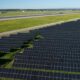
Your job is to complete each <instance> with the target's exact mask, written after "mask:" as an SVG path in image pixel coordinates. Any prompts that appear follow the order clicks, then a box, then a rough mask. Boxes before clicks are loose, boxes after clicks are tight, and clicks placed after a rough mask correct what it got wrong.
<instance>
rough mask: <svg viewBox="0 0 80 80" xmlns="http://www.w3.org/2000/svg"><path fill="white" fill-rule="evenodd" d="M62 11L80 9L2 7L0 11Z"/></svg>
mask: <svg viewBox="0 0 80 80" xmlns="http://www.w3.org/2000/svg"><path fill="white" fill-rule="evenodd" d="M23 10H24V11H61V10H63V11H64V10H73V11H75V10H80V9H0V11H23Z"/></svg>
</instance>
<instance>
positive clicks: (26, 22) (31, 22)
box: [0, 14, 80, 33]
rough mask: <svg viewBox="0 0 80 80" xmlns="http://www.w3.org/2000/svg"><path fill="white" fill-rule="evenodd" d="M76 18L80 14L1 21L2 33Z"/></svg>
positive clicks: (0, 30)
mask: <svg viewBox="0 0 80 80" xmlns="http://www.w3.org/2000/svg"><path fill="white" fill-rule="evenodd" d="M74 18H80V14H68V15H62V16H45V17H35V18H27V19H16V20H7V21H0V33H1V32H5V31H11V30H17V29H22V28H28V27H33V26H38V25H43V24H48V23H55V22H58V21H66V20H69V19H74Z"/></svg>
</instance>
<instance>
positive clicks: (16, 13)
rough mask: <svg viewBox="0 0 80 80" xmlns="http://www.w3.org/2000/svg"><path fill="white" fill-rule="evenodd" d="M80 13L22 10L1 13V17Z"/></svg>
mask: <svg viewBox="0 0 80 80" xmlns="http://www.w3.org/2000/svg"><path fill="white" fill-rule="evenodd" d="M79 12H80V11H77V10H76V11H72V10H51V11H49V10H36V11H35V10H33V11H32V10H30V11H26V10H21V11H0V17H6V16H31V15H41V14H49V15H51V14H53V15H54V14H65V13H79Z"/></svg>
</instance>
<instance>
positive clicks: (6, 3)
mask: <svg viewBox="0 0 80 80" xmlns="http://www.w3.org/2000/svg"><path fill="white" fill-rule="evenodd" d="M11 8H13V9H14V8H15V9H16V8H19V9H42V8H80V0H0V9H11Z"/></svg>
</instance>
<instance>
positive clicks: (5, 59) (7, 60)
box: [0, 33, 43, 68]
mask: <svg viewBox="0 0 80 80" xmlns="http://www.w3.org/2000/svg"><path fill="white" fill-rule="evenodd" d="M40 39H43V36H42V35H41V34H40V33H36V34H35V36H34V38H32V39H29V40H27V41H26V42H23V44H22V45H21V46H20V47H19V48H11V49H10V51H9V52H7V53H5V52H4V51H0V61H1V62H0V63H1V67H3V68H11V67H12V64H13V62H14V55H15V54H16V53H23V52H24V49H25V48H33V47H34V46H33V42H34V41H36V40H40Z"/></svg>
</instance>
